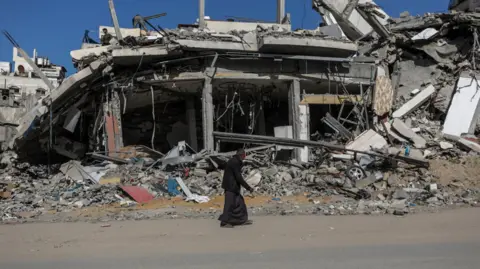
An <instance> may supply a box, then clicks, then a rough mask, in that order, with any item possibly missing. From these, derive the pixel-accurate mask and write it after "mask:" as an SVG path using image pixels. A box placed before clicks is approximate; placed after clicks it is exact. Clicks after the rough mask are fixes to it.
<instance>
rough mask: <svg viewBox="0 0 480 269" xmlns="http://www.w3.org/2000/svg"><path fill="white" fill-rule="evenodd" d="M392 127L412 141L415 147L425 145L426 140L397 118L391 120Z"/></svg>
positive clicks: (423, 146)
mask: <svg viewBox="0 0 480 269" xmlns="http://www.w3.org/2000/svg"><path fill="white" fill-rule="evenodd" d="M392 128H393V129H394V130H395V131H396V132H397V133H399V134H400V135H401V136H403V137H405V138H407V139H408V140H410V141H412V142H413V144H414V146H415V147H416V148H425V146H426V145H427V141H426V140H425V139H424V138H423V137H421V136H419V135H417V134H416V133H415V132H414V131H412V129H410V128H408V126H407V125H406V124H405V123H404V122H403V121H401V120H399V119H394V120H393V123H392Z"/></svg>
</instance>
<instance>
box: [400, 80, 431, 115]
mask: <svg viewBox="0 0 480 269" xmlns="http://www.w3.org/2000/svg"><path fill="white" fill-rule="evenodd" d="M434 93H435V87H433V86H432V85H429V86H428V87H427V88H425V89H424V90H423V91H421V92H420V93H418V94H417V95H415V97H413V98H412V99H410V100H409V101H408V102H406V103H405V104H403V106H401V107H400V108H399V109H397V110H396V111H395V112H393V114H392V116H393V117H394V118H401V117H404V116H406V115H408V114H409V113H410V112H412V111H414V110H415V109H417V108H418V107H419V106H421V105H422V104H423V103H425V102H426V101H427V100H428V99H429V98H430V97H431V96H432V95H433V94H434Z"/></svg>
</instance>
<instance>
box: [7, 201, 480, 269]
mask: <svg viewBox="0 0 480 269" xmlns="http://www.w3.org/2000/svg"><path fill="white" fill-rule="evenodd" d="M478 213H479V209H478V208H470V209H459V210H455V211H447V212H443V213H437V214H420V215H410V216H407V217H395V216H344V217H342V216H333V217H326V216H304V217H294V216H291V217H263V218H257V219H256V220H255V221H256V222H255V225H253V226H250V227H238V228H234V229H220V228H219V227H218V222H217V221H215V220H185V219H179V220H158V221H125V222H111V223H108V224H110V227H102V225H105V223H93V224H90V223H58V224H49V223H46V224H26V225H15V226H13V225H8V226H0V240H1V241H2V242H3V244H2V245H1V246H0V268H9V269H23V268H36V269H54V268H62V269H63V268H98V269H103V268H115V269H123V268H125V269H131V268H213V269H215V268H276V269H290V268H315V269H318V268H332V269H344V268H359V269H363V268H365V269H367V268H368V269H384V268H388V269H395V268H402V269H451V268H461V269H476V268H478V264H479V263H480V256H479V255H478V250H479V249H480V235H479V233H478V229H479V228H480V224H479V223H480V214H478Z"/></svg>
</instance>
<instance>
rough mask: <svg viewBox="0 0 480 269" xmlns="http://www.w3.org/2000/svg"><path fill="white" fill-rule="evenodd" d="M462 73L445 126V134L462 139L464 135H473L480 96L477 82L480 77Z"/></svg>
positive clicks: (479, 110)
mask: <svg viewBox="0 0 480 269" xmlns="http://www.w3.org/2000/svg"><path fill="white" fill-rule="evenodd" d="M474 75H475V77H472V76H470V74H469V73H466V72H464V73H462V74H461V77H460V78H459V79H458V83H457V87H456V89H455V94H454V95H453V99H452V103H451V105H450V108H449V109H448V113H447V117H446V118H445V122H444V124H443V134H444V135H452V136H458V137H460V136H461V135H462V134H464V133H473V132H474V131H475V126H476V124H477V120H478V116H479V112H480V109H479V102H480V94H479V93H478V87H479V86H480V85H478V83H477V80H478V79H480V76H478V75H476V74H474Z"/></svg>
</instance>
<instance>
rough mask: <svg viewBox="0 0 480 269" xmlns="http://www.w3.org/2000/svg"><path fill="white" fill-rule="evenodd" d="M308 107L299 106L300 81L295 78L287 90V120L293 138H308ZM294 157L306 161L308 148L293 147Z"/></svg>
mask: <svg viewBox="0 0 480 269" xmlns="http://www.w3.org/2000/svg"><path fill="white" fill-rule="evenodd" d="M308 115H309V114H308V107H306V106H305V105H302V108H300V81H299V80H297V79H295V80H293V81H292V82H291V83H290V89H289V91H288V120H289V124H290V125H291V126H292V130H293V139H303V140H308V125H309V124H308V121H309V116H308ZM295 159H296V160H297V161H299V162H302V161H308V148H300V149H295Z"/></svg>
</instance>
